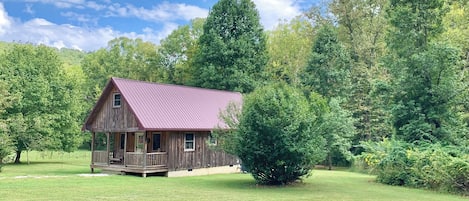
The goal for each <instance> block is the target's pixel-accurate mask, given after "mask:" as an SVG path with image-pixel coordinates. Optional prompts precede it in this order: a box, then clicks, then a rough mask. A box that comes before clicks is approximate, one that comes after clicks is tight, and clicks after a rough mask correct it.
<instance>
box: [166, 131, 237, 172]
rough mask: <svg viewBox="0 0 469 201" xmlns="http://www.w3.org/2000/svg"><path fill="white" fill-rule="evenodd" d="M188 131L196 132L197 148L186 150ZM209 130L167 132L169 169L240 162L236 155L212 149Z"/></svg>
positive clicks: (185, 168) (195, 167) (205, 166)
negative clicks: (185, 141) (185, 142)
mask: <svg viewBox="0 0 469 201" xmlns="http://www.w3.org/2000/svg"><path fill="white" fill-rule="evenodd" d="M186 133H194V136H195V150H194V151H184V138H185V134H186ZM208 138H209V132H169V133H168V134H167V138H166V141H167V145H166V146H167V150H168V151H167V153H168V170H169V171H176V170H187V169H197V168H207V167H217V166H226V165H236V164H238V161H239V160H238V159H237V158H236V157H235V156H232V155H229V154H226V153H225V152H222V151H216V150H213V149H210V148H209V146H208V145H207V141H208Z"/></svg>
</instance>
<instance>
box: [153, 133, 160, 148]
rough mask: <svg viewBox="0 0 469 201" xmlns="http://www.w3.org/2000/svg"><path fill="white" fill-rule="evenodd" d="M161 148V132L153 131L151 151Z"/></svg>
mask: <svg viewBox="0 0 469 201" xmlns="http://www.w3.org/2000/svg"><path fill="white" fill-rule="evenodd" d="M160 148H161V134H159V133H153V151H156V150H158V149H160Z"/></svg>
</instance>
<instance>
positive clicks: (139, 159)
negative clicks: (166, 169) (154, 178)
mask: <svg viewBox="0 0 469 201" xmlns="http://www.w3.org/2000/svg"><path fill="white" fill-rule="evenodd" d="M146 155H147V158H146V161H143V158H144V154H143V153H135V152H127V153H126V154H125V157H124V160H125V165H128V166H138V167H143V166H145V167H156V166H166V163H167V160H168V154H167V153H166V152H153V153H147V154H146ZM144 162H145V163H144Z"/></svg>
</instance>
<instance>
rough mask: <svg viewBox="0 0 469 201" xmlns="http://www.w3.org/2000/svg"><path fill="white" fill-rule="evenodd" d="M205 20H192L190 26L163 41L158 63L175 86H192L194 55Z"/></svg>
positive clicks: (178, 30) (175, 31)
mask: <svg viewBox="0 0 469 201" xmlns="http://www.w3.org/2000/svg"><path fill="white" fill-rule="evenodd" d="M204 22H205V19H203V18H197V19H194V20H191V23H190V24H189V25H184V26H180V27H178V28H177V29H176V30H174V31H173V32H171V34H169V35H168V36H167V37H166V38H164V39H163V40H161V42H160V48H159V49H158V55H159V57H158V59H159V61H158V63H159V65H161V66H163V67H164V69H165V70H166V71H167V81H168V82H169V83H174V84H183V85H187V84H190V83H191V82H193V81H192V79H193V78H192V74H193V71H194V69H193V65H192V64H193V62H194V54H195V53H196V52H197V49H198V40H199V38H200V36H201V35H202V33H203V24H204Z"/></svg>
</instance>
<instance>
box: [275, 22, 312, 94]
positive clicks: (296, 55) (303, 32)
mask: <svg viewBox="0 0 469 201" xmlns="http://www.w3.org/2000/svg"><path fill="white" fill-rule="evenodd" d="M313 34H314V31H313V27H312V26H311V24H310V23H309V22H308V21H307V20H306V19H303V18H302V17H296V18H294V19H292V20H291V21H289V22H281V23H280V24H279V25H278V26H277V27H276V28H275V29H274V30H273V31H271V32H269V35H268V36H269V37H268V42H267V49H268V53H269V62H268V64H267V67H266V73H267V76H268V77H269V78H268V79H269V80H272V81H274V82H276V81H285V82H287V83H289V84H291V85H294V86H300V85H301V79H300V75H301V72H303V71H304V68H305V67H306V65H307V63H308V56H309V54H310V53H311V48H312V47H311V46H312V44H313V43H312V42H313Z"/></svg>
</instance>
